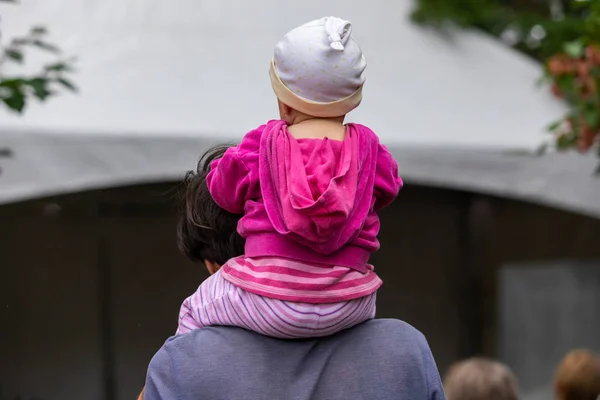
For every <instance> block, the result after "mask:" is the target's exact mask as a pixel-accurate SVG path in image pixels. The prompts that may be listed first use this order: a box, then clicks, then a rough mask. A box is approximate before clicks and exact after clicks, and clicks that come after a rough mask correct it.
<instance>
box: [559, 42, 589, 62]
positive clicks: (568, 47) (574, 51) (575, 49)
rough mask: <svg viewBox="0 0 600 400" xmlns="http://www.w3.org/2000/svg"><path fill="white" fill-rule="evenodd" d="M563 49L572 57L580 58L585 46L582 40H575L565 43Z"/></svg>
mask: <svg viewBox="0 0 600 400" xmlns="http://www.w3.org/2000/svg"><path fill="white" fill-rule="evenodd" d="M564 51H565V53H567V54H568V55H570V56H571V57H573V58H581V57H582V56H583V53H584V51H585V47H584V45H583V43H582V42H580V41H578V40H575V41H573V42H567V43H565V45H564Z"/></svg>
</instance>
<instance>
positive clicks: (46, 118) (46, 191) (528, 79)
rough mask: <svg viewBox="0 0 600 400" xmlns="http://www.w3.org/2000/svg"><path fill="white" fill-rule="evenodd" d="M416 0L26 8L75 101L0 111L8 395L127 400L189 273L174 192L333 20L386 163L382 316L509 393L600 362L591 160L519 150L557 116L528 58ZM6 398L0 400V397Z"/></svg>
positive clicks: (541, 386) (269, 112) (557, 106)
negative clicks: (350, 44) (362, 74)
mask: <svg viewBox="0 0 600 400" xmlns="http://www.w3.org/2000/svg"><path fill="white" fill-rule="evenodd" d="M412 6H413V5H412V2H410V1H407V0H406V1H405V0H398V1H394V2H390V1H383V0H381V1H370V2H368V3H364V4H363V3H352V4H350V3H348V2H343V1H338V0H332V1H326V2H323V1H312V0H307V1H303V2H295V3H282V2H276V1H272V0H261V1H254V2H247V1H242V0H228V1H223V0H221V1H198V0H195V1H192V0H177V1H170V2H156V1H143V2H142V1H138V2H123V1H119V0H103V1H102V2H99V1H92V2H82V1H76V0H44V1H35V0H23V1H22V3H21V4H20V5H19V6H14V5H4V4H1V5H0V15H2V33H3V36H8V35H9V34H11V33H14V34H19V33H21V32H24V31H27V30H28V29H29V28H30V26H31V24H32V23H40V24H42V25H45V26H48V27H50V28H51V30H52V34H53V36H52V37H53V39H54V42H56V43H60V44H61V46H62V47H63V50H64V51H65V53H66V54H73V55H76V56H77V57H78V63H77V69H78V71H77V73H76V75H75V76H74V79H75V80H76V82H77V85H78V86H79V88H80V92H79V93H78V94H77V95H64V96H60V97H57V98H56V99H53V100H52V101H51V102H49V103H48V104H37V103H31V104H30V105H28V109H27V113H26V114H24V115H23V116H19V115H15V114H11V113H9V112H8V111H7V110H5V109H0V148H6V149H9V153H10V154H11V156H10V157H5V158H2V159H0V163H1V164H0V165H1V167H2V175H0V274H1V275H0V323H1V325H0V326H1V330H0V387H1V389H2V392H0V393H3V394H4V398H7V399H11V400H12V399H13V398H15V397H16V396H17V395H21V396H22V397H23V399H29V398H38V399H42V400H55V399H56V400H63V399H81V398H86V399H91V400H93V399H98V400H100V399H119V400H120V399H128V398H134V396H136V395H137V393H138V392H139V389H140V388H141V387H142V385H143V383H144V375H145V369H146V367H147V364H148V362H149V361H150V358H151V357H152V355H153V354H154V352H155V351H156V350H157V349H158V348H159V347H160V345H161V344H162V343H163V342H164V341H165V340H166V338H167V337H169V336H170V335H172V334H173V333H174V332H175V328H176V323H177V314H178V310H179V306H180V304H181V302H182V300H183V299H184V298H185V297H186V296H187V295H189V293H191V292H192V291H193V290H194V289H195V288H196V287H197V286H198V284H199V283H200V282H201V280H202V279H204V278H205V277H206V272H205V270H204V268H203V266H201V265H193V264H191V263H189V262H187V261H186V260H185V259H184V258H183V257H182V256H181V255H180V254H179V253H178V251H177V249H176V245H175V233H174V232H175V224H176V220H177V206H176V205H177V202H176V196H175V193H176V189H177V184H178V181H180V180H181V178H182V176H183V174H184V172H185V171H186V170H190V169H193V168H194V166H195V162H196V161H197V160H198V158H199V156H200V155H201V154H202V152H203V151H205V150H206V149H207V148H208V147H210V146H211V145H214V144H217V143H222V142H231V143H235V142H237V141H238V140H239V139H240V138H241V136H242V135H243V133H245V132H247V131H248V130H250V129H251V128H254V127H256V126H258V125H259V124H261V123H263V122H264V121H266V120H268V119H271V118H275V117H276V107H275V105H276V102H275V97H274V96H273V94H272V92H271V88H270V84H269V81H268V75H267V67H268V62H269V60H270V58H271V53H272V48H273V45H274V43H276V41H277V40H278V39H279V38H280V36H282V35H283V34H284V33H285V32H286V31H287V30H289V29H290V28H292V27H294V26H297V25H299V24H301V23H303V22H306V21H308V20H311V19H315V18H318V17H320V16H323V15H337V16H341V17H344V18H346V19H348V20H350V21H352V22H353V24H354V36H355V37H356V39H357V40H358V41H359V43H361V45H362V47H363V50H364V53H365V55H366V57H367V60H368V63H369V64H368V65H369V66H368V69H367V84H366V86H365V99H364V102H363V104H362V105H361V106H360V108H359V109H358V110H356V111H355V112H354V113H353V114H352V115H351V120H354V121H359V122H361V123H364V124H366V125H369V126H370V127H372V128H373V129H374V130H375V131H376V132H377V133H378V134H379V135H380V137H381V140H382V142H383V143H384V144H386V145H387V146H388V147H389V148H390V150H391V151H392V153H393V154H394V155H395V156H396V158H397V160H398V162H399V165H400V172H401V175H402V176H403V178H404V179H405V182H406V187H405V188H404V189H403V191H402V192H401V195H400V196H399V198H398V199H397V201H396V202H395V203H394V204H393V206H392V207H390V208H389V209H387V210H385V211H384V212H383V213H382V216H381V218H382V231H381V237H380V238H381V244H382V248H381V251H380V252H378V253H377V254H375V255H374V256H373V258H372V263H373V264H374V265H375V266H376V270H377V271H378V273H379V274H380V275H381V277H382V278H383V280H384V282H385V283H384V286H383V288H382V289H381V291H380V294H379V295H378V316H379V317H394V318H401V319H403V320H406V321H407V322H409V323H411V324H412V325H414V326H415V327H417V328H418V329H419V330H421V331H422V332H424V333H425V335H426V336H427V338H428V340H429V342H430V345H431V347H432V349H433V352H434V355H435V357H436V360H437V362H438V366H439V368H440V371H441V372H444V371H445V369H446V368H447V367H448V366H449V364H450V363H451V362H453V361H455V360H457V359H460V358H463V357H467V356H471V355H476V354H485V355H489V356H495V357H499V358H501V359H503V360H504V361H506V362H507V363H508V364H509V365H510V366H511V367H512V368H513V369H514V370H515V372H516V373H517V375H518V377H519V379H520V380H521V385H522V387H523V390H524V392H525V394H526V395H528V396H534V395H536V394H539V393H541V392H543V391H544V390H545V389H546V388H547V387H548V384H549V382H550V381H551V378H552V372H553V368H554V365H555V363H557V362H558V361H559V360H560V358H561V357H562V355H563V354H564V353H565V352H566V351H568V350H570V349H571V348H572V347H575V346H578V347H589V348H592V349H595V350H597V351H598V350H600V334H599V333H600V295H599V294H598V293H600V263H599V262H598V261H597V260H598V259H600V246H599V245H598V237H600V181H599V180H598V178H597V177H595V176H594V175H593V170H594V168H595V166H596V162H597V160H596V159H595V158H594V157H593V156H582V155H578V154H570V153H567V154H562V153H561V154H554V153H552V154H547V155H544V156H541V155H540V154H538V153H537V152H536V150H537V149H538V148H539V146H540V145H541V144H542V143H543V142H544V141H545V140H546V139H547V134H546V126H547V125H548V124H549V123H550V122H552V121H553V120H555V119H557V118H560V117H561V115H562V114H563V113H564V112H565V110H566V106H565V105H564V104H562V103H561V102H559V101H558V100H556V99H554V98H553V97H552V96H551V95H549V94H548V92H547V90H544V89H541V88H539V87H536V86H535V85H534V82H535V80H536V79H537V78H538V76H539V75H540V72H541V68H540V65H539V64H538V63H537V62H535V61H533V60H532V59H530V58H527V57H525V56H523V55H522V54H519V53H517V52H516V51H514V50H512V49H510V48H508V47H506V46H505V44H503V43H501V42H500V41H497V40H496V39H494V38H492V37H490V36H487V35H485V34H481V33H477V32H474V31H464V32H457V33H456V34H455V35H453V36H452V37H448V36H443V35H440V34H439V33H438V32H436V31H434V30H432V29H430V28H425V27H420V26H418V25H415V24H414V23H412V22H411V21H410V19H409V14H410V11H411V9H412ZM0 397H1V396H0Z"/></svg>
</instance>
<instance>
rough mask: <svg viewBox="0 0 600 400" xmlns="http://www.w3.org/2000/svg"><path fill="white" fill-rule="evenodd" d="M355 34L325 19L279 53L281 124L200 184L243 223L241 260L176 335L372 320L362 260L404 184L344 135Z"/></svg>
mask: <svg viewBox="0 0 600 400" xmlns="http://www.w3.org/2000/svg"><path fill="white" fill-rule="evenodd" d="M351 28H352V27H351V24H350V23H349V22H347V21H344V20H341V19H339V18H333V17H328V18H322V19H320V20H317V21H313V22H309V23H307V24H305V25H302V26H300V27H298V28H296V29H294V30H292V31H291V32H289V33H288V34H287V35H285V37H284V38H283V39H282V40H281V41H280V42H279V43H278V44H277V46H276V47H275V55H274V58H273V60H272V62H271V67H270V76H271V84H272V86H273V90H274V92H275V95H276V96H277V99H278V101H279V114H280V117H281V119H280V120H274V121H269V122H268V123H267V124H265V125H262V126H260V127H258V128H257V129H254V130H252V131H250V132H248V133H247V134H246V135H245V136H244V138H243V139H242V142H241V143H240V144H239V145H238V146H235V147H231V148H229V149H228V150H227V151H226V152H225V153H224V155H223V157H221V158H219V159H216V160H214V161H213V162H212V164H211V170H210V172H209V173H208V175H207V178H206V182H207V187H208V190H209V191H210V194H211V196H212V197H213V199H214V200H215V202H216V203H217V204H218V205H219V206H220V207H221V208H223V209H225V210H227V211H229V212H231V213H234V214H243V216H242V218H241V219H240V221H239V224H238V231H239V233H240V234H241V236H242V237H244V238H245V239H246V245H245V254H244V255H243V256H240V257H237V258H233V259H231V260H228V261H227V262H226V263H225V264H224V265H223V266H222V268H220V269H218V270H217V271H216V273H214V274H213V275H212V276H211V277H210V278H209V279H207V280H206V281H204V282H203V283H202V285H201V286H200V287H199V288H198V290H197V292H196V293H194V294H193V295H192V296H190V297H189V298H187V299H186V300H185V302H184V303H183V305H182V308H181V312H180V316H179V328H178V330H177V333H178V334H182V333H186V332H189V331H190V330H192V329H198V328H201V327H205V326H209V325H231V326H237V327H242V328H246V329H249V330H252V331H255V332H258V333H262V334H265V335H268V336H273V337H279V338H305V337H318V336H326V335H330V334H333V333H335V332H337V331H340V330H343V329H346V328H350V327H352V326H354V325H356V324H359V323H361V322H364V321H366V320H368V319H371V318H374V316H375V297H376V292H377V289H378V288H379V287H380V286H381V283H382V282H381V279H380V278H379V277H378V276H377V275H376V274H375V272H374V270H373V267H372V266H371V265H369V264H368V260H369V257H370V254H371V253H373V252H374V251H376V250H378V249H379V242H378V240H377V234H378V232H379V217H378V215H377V212H378V211H379V210H380V209H382V208H383V207H385V206H388V205H389V204H390V203H391V202H392V201H393V200H394V198H395V197H396V196H397V194H398V191H399V190H400V188H401V187H402V180H401V179H400V177H399V176H398V166H397V164H396V162H395V161H394V159H393V158H392V156H391V154H390V153H389V152H388V151H387V149H386V148H385V147H384V146H383V145H381V144H380V143H379V139H378V137H377V136H376V135H375V133H373V131H371V130H370V129H369V128H367V127H365V126H362V125H359V124H345V125H344V119H345V116H346V114H347V113H349V112H350V111H352V110H353V109H354V108H356V107H357V106H358V105H359V104H360V102H361V100H362V87H363V83H364V81H365V78H364V76H363V73H364V70H365V68H366V61H365V59H364V57H363V55H362V51H361V49H360V47H359V46H358V44H357V43H356V42H355V41H354V40H353V38H352V37H351V35H350V34H351ZM214 269H215V270H216V269H217V268H214Z"/></svg>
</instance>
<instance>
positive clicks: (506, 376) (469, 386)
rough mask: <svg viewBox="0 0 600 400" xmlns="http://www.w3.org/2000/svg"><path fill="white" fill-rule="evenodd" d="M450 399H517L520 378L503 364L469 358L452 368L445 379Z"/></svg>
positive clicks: (447, 397) (445, 387) (484, 359)
mask: <svg viewBox="0 0 600 400" xmlns="http://www.w3.org/2000/svg"><path fill="white" fill-rule="evenodd" d="M444 391H445V392H446V399H448V400H517V399H518V385H517V378H516V377H515V376H514V374H513V373H512V371H511V370H510V369H509V368H508V367H507V366H506V365H504V364H502V363H500V362H497V361H493V360H489V359H486V358H478V357H476V358H469V359H467V360H464V361H460V362H458V363H455V364H454V365H452V366H451V367H450V370H449V371H448V373H447V374H446V378H445V379H444Z"/></svg>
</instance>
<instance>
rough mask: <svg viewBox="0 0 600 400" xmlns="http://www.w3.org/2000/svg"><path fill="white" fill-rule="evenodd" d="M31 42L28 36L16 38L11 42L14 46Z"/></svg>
mask: <svg viewBox="0 0 600 400" xmlns="http://www.w3.org/2000/svg"><path fill="white" fill-rule="evenodd" d="M29 43H31V40H30V39H28V38H14V39H13V40H11V41H10V44H11V45H12V46H16V47H21V46H23V45H25V44H29Z"/></svg>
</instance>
